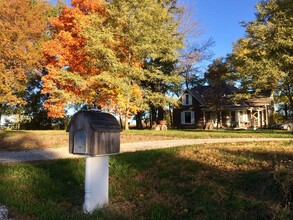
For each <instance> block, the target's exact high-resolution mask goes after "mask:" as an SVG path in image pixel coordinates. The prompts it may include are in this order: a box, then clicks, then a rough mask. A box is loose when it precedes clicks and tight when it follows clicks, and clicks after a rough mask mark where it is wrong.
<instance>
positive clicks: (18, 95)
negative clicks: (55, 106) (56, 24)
mask: <svg viewBox="0 0 293 220" xmlns="http://www.w3.org/2000/svg"><path fill="white" fill-rule="evenodd" d="M49 11H50V8H49V6H48V5H47V4H45V3H44V2H43V1H29V0H9V1H8V0H3V1H0V39H1V41H0V54H1V56H0V105H1V106H3V105H6V104H8V105H16V104H23V103H24V100H23V99H22V96H23V91H24V89H25V88H26V83H27V78H28V77H27V74H28V72H29V71H38V70H39V69H40V68H41V64H42V54H41V53H40V44H41V42H42V41H43V40H44V39H45V30H46V17H47V15H48V13H49Z"/></svg>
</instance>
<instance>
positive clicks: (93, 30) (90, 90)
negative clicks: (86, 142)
mask: <svg viewBox="0 0 293 220" xmlns="http://www.w3.org/2000/svg"><path fill="white" fill-rule="evenodd" d="M174 5H175V1H155V0H143V1H122V0H113V1H111V2H110V3H106V2H104V1H99V0H96V1H82V0H78V1H77V0H75V1H72V6H73V7H72V8H70V7H64V9H63V10H62V12H61V14H60V15H59V16H58V17H56V18H52V19H51V20H50V24H51V25H52V27H53V30H54V32H53V33H52V40H50V41H48V42H47V43H45V44H44V45H43V51H44V54H45V57H46V59H47V62H48V64H47V68H48V74H47V75H46V76H44V77H43V81H44V89H43V92H44V93H49V94H50V96H49V99H48V100H47V101H46V104H45V106H46V107H47V108H48V109H49V111H50V115H51V116H54V117H59V116H62V115H63V114H64V111H63V110H64V107H65V105H66V103H68V102H72V103H81V102H83V103H87V104H89V105H91V104H95V105H97V106H99V107H101V108H104V109H107V108H108V109H109V108H115V109H116V110H119V111H120V112H122V113H124V114H126V117H125V118H127V116H128V114H129V113H130V112H132V113H135V112H136V111H138V110H140V109H143V108H145V106H146V104H147V103H160V105H164V104H165V103H166V95H165V94H164V93H162V92H161V91H159V92H156V91H154V90H152V89H151V88H150V83H154V82H158V81H159V82H160V83H161V84H164V85H167V84H174V83H178V82H179V81H180V77H179V76H178V75H175V74H166V73H165V72H164V71H162V65H149V64H150V63H152V62H153V61H154V60H157V61H160V62H161V63H166V62H175V61H176V59H177V56H178V50H179V49H180V48H182V47H183V43H182V40H183V37H184V36H183V35H182V34H181V33H180V32H179V31H178V26H179V22H180V21H179V20H178V19H177V17H176V14H174V13H175V12H174V11H176V10H174V7H175V6H174ZM178 11H179V10H178ZM176 13H177V12H176ZM147 66H148V67H147ZM150 66H151V67H150Z"/></svg>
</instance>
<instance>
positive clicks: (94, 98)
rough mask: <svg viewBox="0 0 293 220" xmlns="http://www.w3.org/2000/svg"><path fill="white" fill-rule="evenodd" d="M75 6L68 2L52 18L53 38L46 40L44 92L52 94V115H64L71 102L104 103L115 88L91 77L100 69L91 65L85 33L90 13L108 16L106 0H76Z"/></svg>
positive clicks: (74, 0)
mask: <svg viewBox="0 0 293 220" xmlns="http://www.w3.org/2000/svg"><path fill="white" fill-rule="evenodd" d="M71 5H72V6H73V7H67V6H65V7H64V8H63V10H62V11H61V14H60V15H59V16H58V17H54V18H51V19H50V25H51V26H52V28H53V32H52V39H51V40H50V41H48V42H46V43H45V44H43V52H44V55H45V58H46V60H47V70H48V74H47V75H45V76H44V77H43V78H42V80H43V83H44V84H43V93H47V94H49V98H48V99H47V101H46V102H45V107H46V108H47V109H48V110H49V116H51V117H63V116H64V109H65V107H66V105H67V104H68V103H74V104H77V103H87V104H89V105H95V104H98V105H103V104H104V103H106V100H108V99H109V98H110V97H111V96H112V95H113V92H112V91H111V88H110V87H108V86H107V85H105V84H104V83H103V84H100V83H99V82H98V81H92V80H91V79H92V78H93V77H94V76H96V75H98V74H99V73H100V70H99V68H97V67H96V66H94V65H90V62H91V59H92V58H91V57H90V56H89V53H88V51H86V50H85V38H84V37H83V35H82V34H81V31H82V30H83V25H81V23H82V22H84V24H85V25H87V24H88V23H89V22H90V21H89V20H88V18H89V14H93V13H95V14H98V15H100V16H106V14H107V8H106V3H104V2H103V1H100V0H72V2H71Z"/></svg>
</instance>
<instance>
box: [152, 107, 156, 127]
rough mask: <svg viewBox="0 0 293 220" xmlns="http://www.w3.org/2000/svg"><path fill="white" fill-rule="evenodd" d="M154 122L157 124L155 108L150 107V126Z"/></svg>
mask: <svg viewBox="0 0 293 220" xmlns="http://www.w3.org/2000/svg"><path fill="white" fill-rule="evenodd" d="M154 122H157V112H156V108H155V107H154V106H151V125H150V126H152V124H153V123H154Z"/></svg>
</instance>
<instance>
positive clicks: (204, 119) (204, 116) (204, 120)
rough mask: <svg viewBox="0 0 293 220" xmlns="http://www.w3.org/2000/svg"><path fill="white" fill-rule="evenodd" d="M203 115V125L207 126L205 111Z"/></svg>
mask: <svg viewBox="0 0 293 220" xmlns="http://www.w3.org/2000/svg"><path fill="white" fill-rule="evenodd" d="M202 114H203V124H204V125H205V124H206V111H204V110H203V112H202Z"/></svg>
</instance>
